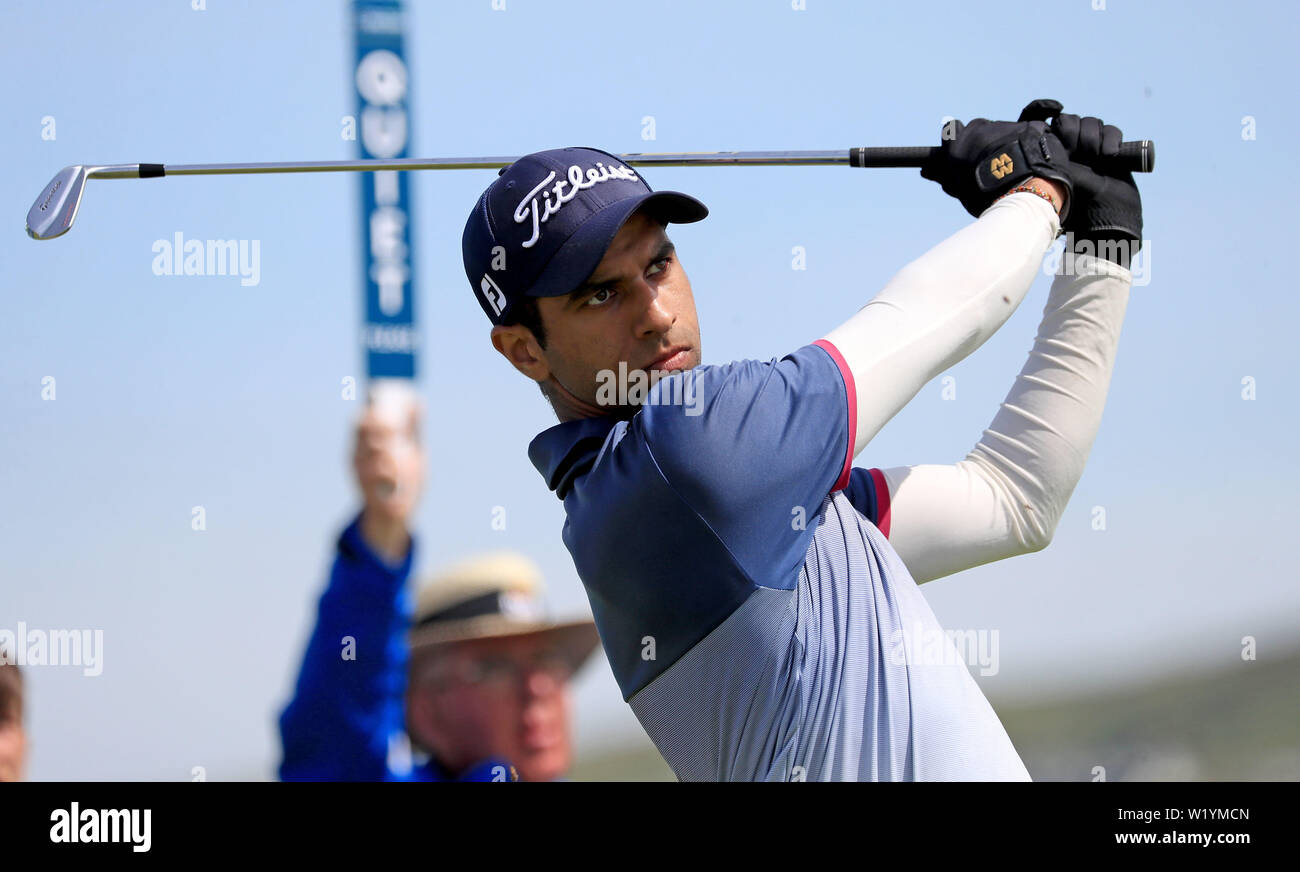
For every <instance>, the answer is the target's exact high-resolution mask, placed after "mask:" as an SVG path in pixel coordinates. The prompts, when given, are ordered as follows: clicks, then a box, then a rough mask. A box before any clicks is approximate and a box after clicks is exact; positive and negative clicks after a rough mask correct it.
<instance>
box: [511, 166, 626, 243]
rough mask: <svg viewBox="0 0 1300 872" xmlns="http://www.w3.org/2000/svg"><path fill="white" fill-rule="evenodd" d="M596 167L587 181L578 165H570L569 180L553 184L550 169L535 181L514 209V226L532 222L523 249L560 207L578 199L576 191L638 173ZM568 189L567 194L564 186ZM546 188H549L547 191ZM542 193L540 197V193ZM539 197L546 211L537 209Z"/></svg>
mask: <svg viewBox="0 0 1300 872" xmlns="http://www.w3.org/2000/svg"><path fill="white" fill-rule="evenodd" d="M596 167H598V168H599V169H597V168H591V169H588V170H587V171H586V178H585V179H584V178H583V169H582V167H580V166H577V165H576V164H575V165H572V166H570V167H569V173H568V179H567V180H566V179H560V180H559V181H558V182H556V183H555V184H554V185H551V182H552V181H553V180H554V179H555V170H551V172H550V174H548V175H547V176H546V178H544V179H542V180H541V181H540V182H538V184H537V187H535V188H533V189H532V190H531V191H529V192H528V193H527V194H525V195H524V198H523V199H522V200H520V201H519V205H518V206H516V207H515V213H514V215H515V223H516V224H523V223H524V222H525V221H527V220H528V219H529V218H530V217H531V218H532V220H533V235H532V236H531V237H530V238H529V239H528V240H527V241H526V242H524V243H523V247H524V248H532V247H533V246H534V245H536V244H537V240H538V239H539V238H540V237H541V235H542V225H543V224H545V223H546V220H547V219H548V218H550V217H551V216H552V215H554V214H555V213H556V212H559V211H560V208H561V207H562V206H563V205H564V204H565V203H567V202H569V201H570V200H572V199H573V198H574V197H576V196H578V192H579V191H585V190H586V189H587V188H591V187H594V186H596V185H597V184H599V183H600V182H607V181H609V180H610V179H622V180H625V181H636V179H637V174H636V173H634V172H633V171H632V170H630V169H628V168H627V167H625V166H610V167H607V166H605V165H604V164H603V163H601V162H599V161H597V162H596ZM566 185H567V186H568V191H567V192H566V191H565V190H564V189H565V186H566ZM548 186H549V188H548ZM543 191H545V193H544V194H543V193H542V192H543ZM552 193H554V194H555V200H554V202H552V200H551V194H552ZM538 194H542V200H543V202H544V203H545V208H544V209H541V210H540V214H539V205H538V202H537V197H538Z"/></svg>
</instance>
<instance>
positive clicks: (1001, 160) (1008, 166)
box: [989, 151, 1016, 179]
mask: <svg viewBox="0 0 1300 872" xmlns="http://www.w3.org/2000/svg"><path fill="white" fill-rule="evenodd" d="M1015 168H1016V166H1015V164H1013V163H1012V162H1011V156H1010V155H1009V154H1007V153H1006V152H1005V151H1004V152H1002V154H1000V155H998V156H997V157H995V158H993V161H992V162H991V163H990V164H989V171H990V172H991V173H993V178H995V179H1000V178H1002V177H1003V176H1005V175H1007V174H1008V173H1010V172H1011V171H1012V170H1013V169H1015Z"/></svg>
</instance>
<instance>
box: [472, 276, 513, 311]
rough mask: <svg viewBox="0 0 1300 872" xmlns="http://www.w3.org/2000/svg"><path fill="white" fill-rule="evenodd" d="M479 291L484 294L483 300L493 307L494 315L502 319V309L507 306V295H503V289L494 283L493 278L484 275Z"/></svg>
mask: <svg viewBox="0 0 1300 872" xmlns="http://www.w3.org/2000/svg"><path fill="white" fill-rule="evenodd" d="M478 289H479V291H480V292H482V294H483V299H484V300H486V301H487V304H488V305H489V306H491V307H492V314H494V315H496V316H497V317H498V318H499V317H501V309H502V308H503V307H504V306H505V304H506V295H505V294H503V293H501V288H499V287H497V283H496V282H494V281H492V277H491V276H490V275H488V274H487V273H483V279H482V280H481V281H480V282H479V283H478Z"/></svg>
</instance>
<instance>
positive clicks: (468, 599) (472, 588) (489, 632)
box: [410, 551, 600, 670]
mask: <svg viewBox="0 0 1300 872" xmlns="http://www.w3.org/2000/svg"><path fill="white" fill-rule="evenodd" d="M543 591H544V585H543V583H542V574H541V571H540V570H539V569H538V568H537V566H536V564H534V563H533V562H532V561H531V560H529V559H528V558H526V557H523V556H521V555H519V554H514V553H511V552H508V551H501V552H494V553H491V554H484V555H481V556H477V557H472V558H470V559H468V560H464V561H462V562H460V563H457V564H455V565H453V566H451V567H448V568H447V569H446V570H444V571H442V572H440V573H438V574H436V575H434V576H432V577H430V578H429V579H427V580H426V581H425V582H424V583H422V584H421V585H420V589H419V592H418V594H417V595H416V604H415V619H414V622H413V625H412V628H411V637H410V639H411V651H412V654H418V655H420V656H421V657H422V658H423V657H425V656H427V655H429V654H431V653H433V652H435V651H436V650H437V649H438V648H440V647H442V646H444V645H447V644H449V643H451V642H460V641H464V640H467V639H499V638H508V637H513V636H528V635H533V634H541V635H545V636H549V637H553V639H554V641H555V642H556V643H557V644H558V645H559V647H560V650H561V651H562V652H563V653H564V654H565V655H566V656H567V657H568V659H569V661H570V663H571V664H572V666H573V668H574V669H575V670H576V669H577V668H578V667H579V666H581V665H582V664H583V662H584V661H586V659H587V657H589V656H590V655H591V652H592V651H593V650H595V648H596V645H597V644H598V643H599V642H600V637H599V636H598V635H597V634H596V625H595V623H594V622H593V621H592V620H591V619H590V618H575V619H571V620H565V621H553V620H550V619H548V618H547V616H546V613H545V609H544V607H543V602H542V594H543Z"/></svg>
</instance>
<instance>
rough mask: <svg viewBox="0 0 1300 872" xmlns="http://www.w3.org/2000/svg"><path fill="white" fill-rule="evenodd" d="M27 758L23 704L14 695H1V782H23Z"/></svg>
mask: <svg viewBox="0 0 1300 872" xmlns="http://www.w3.org/2000/svg"><path fill="white" fill-rule="evenodd" d="M26 757H27V734H26V733H25V732H24V731H23V721H22V703H21V702H19V700H18V699H17V698H16V697H14V696H12V695H9V696H6V695H5V694H4V693H0V781H22V780H23V763H24V762H25V759H26Z"/></svg>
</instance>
